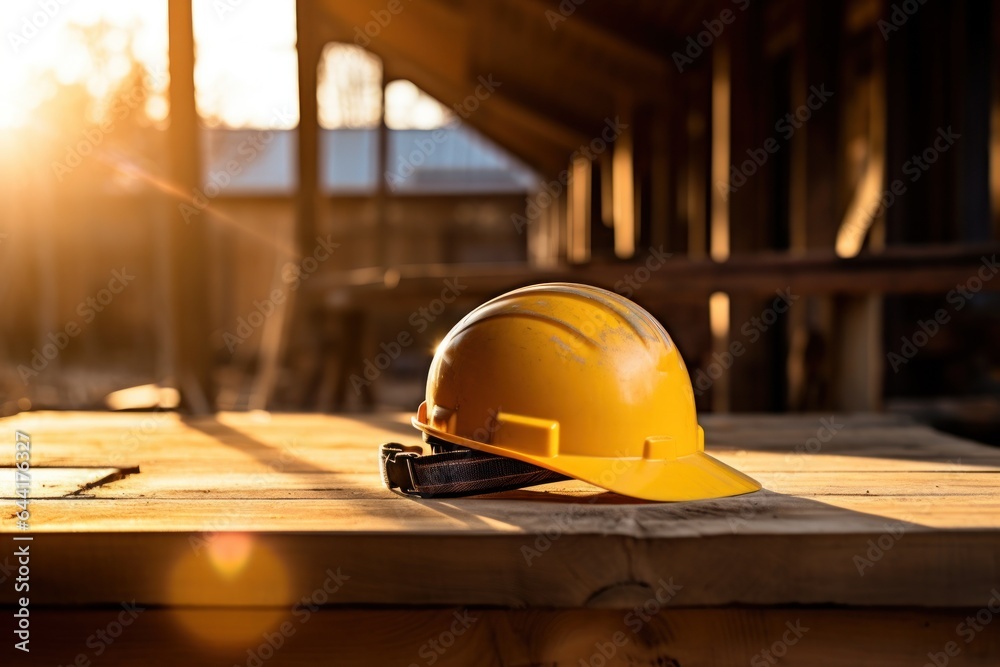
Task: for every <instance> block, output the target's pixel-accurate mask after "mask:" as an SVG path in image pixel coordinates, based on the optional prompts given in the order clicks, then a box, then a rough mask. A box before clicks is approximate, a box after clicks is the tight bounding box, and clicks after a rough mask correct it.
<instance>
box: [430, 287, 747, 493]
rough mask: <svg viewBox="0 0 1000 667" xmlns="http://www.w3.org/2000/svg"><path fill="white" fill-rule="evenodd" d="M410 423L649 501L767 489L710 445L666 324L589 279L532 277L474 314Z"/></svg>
mask: <svg viewBox="0 0 1000 667" xmlns="http://www.w3.org/2000/svg"><path fill="white" fill-rule="evenodd" d="M413 425H414V426H415V427H416V428H418V429H419V430H421V431H423V432H424V433H425V434H426V435H428V436H432V437H434V438H438V439H440V440H443V441H445V442H449V443H453V444H456V445H462V446H465V447H469V448H472V449H477V450H480V451H484V452H488V453H490V454H497V455H500V456H507V457H510V458H513V459H517V460H520V461H525V462H528V463H533V464H535V465H538V466H541V467H543V468H547V469H549V470H553V471H555V472H558V473H562V474H564V475H568V476H571V477H575V478H577V479H581V480H583V481H586V482H590V483H591V484H594V485H597V486H600V487H603V488H605V489H608V490H610V491H614V492H616V493H620V494H623V495H627V496H633V497H636V498H643V499H647V500H659V501H668V500H696V499H704V498H718V497H723V496H732V495H737V494H741V493H748V492H751V491H756V490H758V489H759V488H760V485H759V484H758V483H757V482H755V481H754V480H753V479H751V478H749V477H747V476H746V475H744V474H742V473H740V472H738V471H737V470H734V469H733V468H731V467H729V466H727V465H726V464H724V463H722V462H721V461H718V460H716V459H714V458H712V457H711V456H709V455H708V454H706V453H705V452H704V433H703V431H702V429H701V427H700V426H699V425H698V422H697V415H696V412H695V403H694V393H693V392H692V390H691V379H690V377H689V376H688V372H687V369H686V368H685V366H684V361H683V360H682V359H681V356H680V353H679V352H678V351H677V347H676V346H675V345H674V343H673V341H671V340H670V336H669V335H667V332H666V330H665V329H664V328H663V326H662V325H660V323H659V322H657V320H656V319H655V318H653V316H652V315H650V314H649V313H648V312H646V311H645V310H643V309H642V308H640V307H639V306H638V305H636V304H635V303H633V302H631V301H629V300H628V299H626V298H624V297H622V296H620V295H618V294H614V293H612V292H608V291H606V290H603V289H599V288H596V287H591V286H588V285H580V284H573V283H545V284H540V285H532V286H529V287H524V288H521V289H517V290H514V291H512V292H508V293H506V294H504V295H502V296H499V297H497V298H495V299H493V300H491V301H488V302H487V303H485V304H483V305H481V306H479V307H478V308H476V309H475V310H473V311H472V312H471V313H469V314H468V315H467V316H466V317H465V318H463V319H462V320H461V321H460V322H459V323H458V324H456V325H455V327H454V328H452V330H451V331H450V332H449V333H448V335H447V336H446V337H445V339H444V340H443V341H442V342H441V344H440V345H439V346H438V348H437V351H436V352H435V354H434V359H433V361H432V362H431V368H430V372H429V374H428V377H427V392H426V400H425V401H424V402H423V403H422V404H421V405H420V408H419V410H418V413H417V416H416V417H414V418H413Z"/></svg>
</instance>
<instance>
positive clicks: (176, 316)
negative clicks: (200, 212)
mask: <svg viewBox="0 0 1000 667" xmlns="http://www.w3.org/2000/svg"><path fill="white" fill-rule="evenodd" d="M168 17H169V18H168V25H169V40H170V46H169V53H170V90H169V96H170V127H169V128H168V130H167V145H168V146H170V179H171V181H172V182H173V184H174V185H175V186H176V187H177V188H178V189H180V190H182V191H184V192H185V193H187V192H193V191H194V190H195V189H196V188H197V187H198V186H199V181H200V180H201V166H200V159H199V156H200V152H199V141H198V113H197V110H196V108H195V99H194V29H193V26H192V16H191V0H169V4H168ZM172 217H173V221H172V222H173V224H172V228H171V230H170V243H169V244H168V246H167V248H168V252H169V253H170V266H171V274H172V276H171V288H172V289H171V295H170V296H171V298H170V305H171V308H172V309H173V318H172V321H173V324H174V326H173V329H172V330H171V331H170V334H169V335H170V337H171V341H170V343H171V348H172V349H173V350H174V354H173V359H174V361H175V376H174V378H173V382H174V383H176V385H177V387H178V389H179V390H180V394H181V407H182V408H184V409H186V410H188V411H190V412H192V413H195V414H204V413H207V412H210V411H212V410H214V402H215V383H214V381H213V378H212V366H213V364H212V354H211V347H210V343H209V333H210V331H211V325H210V323H209V311H208V296H207V295H208V290H207V289H206V285H207V283H208V270H207V269H208V251H207V247H206V240H207V234H206V233H205V232H206V230H205V227H204V223H203V222H198V221H195V222H192V223H188V222H187V221H186V220H185V219H184V217H183V215H182V214H181V211H180V208H176V210H175V211H174V212H173V216H172Z"/></svg>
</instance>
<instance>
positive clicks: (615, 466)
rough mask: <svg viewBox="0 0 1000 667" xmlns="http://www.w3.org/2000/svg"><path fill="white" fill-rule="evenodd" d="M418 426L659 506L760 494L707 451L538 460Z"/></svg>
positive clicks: (415, 421)
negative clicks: (654, 456)
mask: <svg viewBox="0 0 1000 667" xmlns="http://www.w3.org/2000/svg"><path fill="white" fill-rule="evenodd" d="M411 421H412V423H413V426H414V427H415V428H417V429H418V430H420V431H421V432H423V433H425V434H427V435H430V436H432V437H435V438H438V439H441V440H444V441H446V442H450V443H453V444H456V445H462V446H465V447H469V448H471V449H476V450H479V451H482V452H487V453H488V454H496V455H498V456H506V457H508V458H512V459H516V460H518V461H524V462H526V463H532V464H534V465H537V466H539V467H542V468H546V469H548V470H552V471H554V472H558V473H561V474H563V475H567V476H569V477H574V478H576V479H579V480H582V481H584V482H588V483H590V484H593V485H594V486H599V487H601V488H603V489H607V490H608V491H613V492H615V493H618V494H621V495H623V496H630V497H633V498H640V499H643V500H653V501H660V502H671V501H682V500H707V499H710V498H725V497H729V496H737V495H741V494H744V493H751V492H753V491H759V490H760V488H761V486H760V484H759V483H758V482H757V481H755V480H754V479H752V478H750V477H748V476H747V475H744V474H743V473H741V472H740V471H738V470H736V469H734V468H732V467H730V466H728V465H726V464H725V463H723V462H722V461H719V460H718V459H716V458H714V457H713V456H711V455H709V454H706V453H705V452H704V451H697V452H692V453H690V454H686V455H683V456H679V457H676V458H670V459H645V458H641V457H608V458H594V457H592V456H574V455H568V454H560V455H557V456H552V457H546V456H534V455H531V454H526V453H524V452H519V451H513V450H510V449H507V448H505V447H496V446H494V445H489V444H485V443H481V442H477V441H473V440H468V439H466V438H462V437H460V436H456V435H454V434H451V433H445V432H444V431H441V430H439V429H436V428H434V427H432V426H430V425H428V424H424V423H422V422H421V421H420V420H419V419H417V418H416V417H414V418H413V419H412V420H411Z"/></svg>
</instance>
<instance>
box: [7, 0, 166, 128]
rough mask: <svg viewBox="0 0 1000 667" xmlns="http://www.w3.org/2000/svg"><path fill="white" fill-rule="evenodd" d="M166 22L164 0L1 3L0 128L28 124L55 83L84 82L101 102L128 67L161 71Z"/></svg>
mask: <svg viewBox="0 0 1000 667" xmlns="http://www.w3.org/2000/svg"><path fill="white" fill-rule="evenodd" d="M166 20H167V13H166V3H165V2H132V1H131V0H88V2H73V3H66V4H63V3H59V2H53V3H38V2H37V1H36V0H8V1H6V2H4V3H3V4H0V35H3V41H4V44H3V45H2V48H0V129H16V128H22V127H26V126H27V125H29V124H30V123H31V121H32V119H33V118H34V113H35V111H36V110H37V109H38V108H39V106H40V105H41V104H42V103H43V102H45V101H46V100H47V99H50V98H51V97H52V96H53V95H55V94H57V92H58V90H57V86H59V85H61V86H71V85H76V84H80V85H83V86H84V87H85V89H86V91H87V92H88V94H89V95H91V96H92V97H93V98H94V99H95V100H97V101H98V102H100V101H101V100H102V99H103V98H104V97H106V96H108V95H110V94H112V93H113V92H114V90H115V89H116V88H117V86H118V85H119V84H121V82H122V81H123V80H124V78H125V77H126V76H127V75H128V74H129V72H130V71H131V69H132V63H133V62H135V63H138V64H139V65H140V66H142V67H143V68H145V69H146V70H147V71H150V72H162V71H164V70H165V68H166V63H167V31H166ZM97 26H102V27H103V29H101V30H98V29H97ZM130 37H131V39H129V38H130ZM161 79H163V77H161ZM165 86H166V81H165V80H162V81H161V86H159V89H155V88H154V90H153V91H152V92H153V93H154V95H153V97H151V98H150V99H153V98H154V97H159V96H161V94H162V91H163V90H165ZM156 104H160V102H157V103H156ZM154 120H155V118H154Z"/></svg>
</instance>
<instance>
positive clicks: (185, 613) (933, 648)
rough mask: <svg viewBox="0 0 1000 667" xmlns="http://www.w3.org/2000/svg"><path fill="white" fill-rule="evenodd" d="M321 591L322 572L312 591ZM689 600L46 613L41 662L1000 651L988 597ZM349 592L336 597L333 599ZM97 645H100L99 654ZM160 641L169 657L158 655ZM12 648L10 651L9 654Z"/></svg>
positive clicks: (492, 661) (731, 664)
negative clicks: (905, 606)
mask: <svg viewBox="0 0 1000 667" xmlns="http://www.w3.org/2000/svg"><path fill="white" fill-rule="evenodd" d="M323 582H324V580H323V578H322V577H321V576H317V578H316V582H315V584H314V586H322V585H323ZM667 583H668V584H669V582H667ZM351 585H352V581H351V580H347V581H346V582H344V590H347V589H348V588H349V587H350V586H351ZM314 590H315V589H314V588H309V587H304V588H302V589H301V593H302V595H305V596H311V595H312V593H313V591H314ZM656 592H657V591H656V590H648V591H646V597H645V599H644V600H643V601H642V602H643V603H644V602H645V601H646V600H650V599H651V600H654V602H651V603H650V606H649V609H650V610H656V609H658V608H661V607H662V606H661V605H660V604H659V602H658V601H655V594H656ZM686 592H687V590H686V589H681V590H680V591H679V592H678V593H677V595H676V597H675V598H674V599H673V600H672V601H671V602H670V603H669V604H668V605H667V606H666V608H662V609H660V610H659V611H656V613H652V614H651V613H649V612H646V613H641V614H640V613H637V612H635V610H630V611H629V612H626V613H623V612H621V611H615V610H601V609H588V610H544V611H528V610H520V611H503V610H494V609H466V608H455V607H452V608H445V609H435V610H412V609H379V610H376V609H361V610H345V609H337V608H333V607H330V606H324V607H322V608H319V609H316V610H315V611H313V610H311V609H309V608H308V607H306V606H305V605H301V606H299V607H296V608H293V607H291V606H289V607H274V608H264V609H247V610H236V609H214V610H207V609H177V610H172V609H156V608H149V609H143V610H141V611H140V610H136V611H137V614H136V615H135V616H134V619H133V617H131V616H129V615H126V619H128V620H129V625H127V626H125V627H124V630H123V632H122V633H121V636H120V638H115V640H114V641H113V642H109V643H105V642H103V641H99V640H97V638H96V637H95V633H96V631H97V630H99V629H100V630H105V631H106V629H107V628H108V626H109V625H110V626H114V625H115V623H116V621H119V614H120V613H121V612H122V607H121V606H120V605H119V604H116V605H115V606H114V607H113V608H109V609H89V610H46V611H45V613H44V614H40V615H39V616H38V617H37V619H35V618H34V617H33V619H32V623H33V624H35V623H37V632H38V634H37V635H33V636H37V637H44V638H45V641H44V642H42V641H38V642H37V644H36V642H34V641H33V642H32V645H31V647H32V653H31V655H32V658H33V660H32V662H33V663H34V662H35V661H37V662H38V663H39V664H41V663H44V664H68V663H69V662H70V661H72V660H73V658H74V656H76V655H78V654H83V655H84V656H85V658H88V659H93V658H94V657H95V653H96V650H98V649H100V650H101V656H100V664H102V665H136V664H142V665H150V666H157V665H164V666H165V667H172V666H173V665H177V664H218V665H230V664H239V665H248V664H257V662H255V660H256V661H260V663H261V664H267V665H316V664H326V663H327V661H329V660H330V659H331V656H336V664H337V665H364V666H365V667H368V666H370V665H374V664H378V665H393V664H398V665H414V664H416V665H428V664H435V665H438V666H440V667H450V666H467V665H480V666H482V667H504V666H509V667H523V666H524V665H529V664H531V665H546V666H547V667H579V665H581V664H583V665H585V666H586V665H605V666H606V667H618V666H624V665H629V666H631V667H669V666H671V665H684V666H685V667H703V666H709V665H711V666H715V667H737V666H739V667H745V666H746V665H748V664H751V665H754V664H764V665H766V664H773V663H772V662H769V661H768V660H767V659H766V658H765V657H764V655H765V654H764V651H767V652H768V655H770V656H771V657H772V660H775V661H777V660H780V663H779V664H781V665H785V666H788V667H795V666H797V665H803V666H809V667H814V666H816V665H834V664H851V665H880V666H883V667H911V666H912V665H921V664H925V663H927V662H928V661H929V658H928V654H934V655H937V654H939V653H943V651H944V650H945V646H946V645H947V644H948V642H955V646H956V648H958V649H959V650H960V653H959V654H958V657H956V658H952V659H950V660H949V663H948V664H954V665H963V666H969V667H978V666H983V667H987V666H990V667H992V666H993V665H995V664H996V663H995V659H996V655H997V652H998V650H1000V633H995V632H992V631H986V632H980V633H972V634H971V636H970V635H969V634H962V635H959V634H956V628H957V627H959V626H960V625H961V624H963V623H966V624H967V620H966V619H967V617H969V616H975V614H976V613H977V612H978V611H979V610H980V609H981V608H984V607H983V606H984V605H986V604H987V603H988V602H989V600H990V596H989V594H988V593H987V594H986V595H985V596H984V598H983V600H982V605H980V606H979V607H977V608H969V609H954V610H943V609H940V610H929V611H922V612H913V611H909V612H900V611H893V610H869V611H863V610H843V611H840V610H833V609H801V608H792V607H786V608H775V609H726V610H710V609H685V608H678V607H680V606H682V605H683V604H684V595H685V593H686ZM338 595H339V592H338V593H334V594H333V595H331V596H330V599H331V601H332V602H333V603H336V601H337V596H338ZM318 597H319V598H320V599H321V598H322V597H323V596H322V595H320V596H318ZM661 597H663V596H662V595H661ZM130 600H131V598H130V599H129V601H130ZM629 614H631V615H629ZM456 621H459V623H458V624H457V625H456ZM463 621H464V622H463ZM790 626H791V627H793V628H798V629H799V633H798V636H797V633H794V632H793V633H789V627H790ZM33 627H35V626H34V625H33ZM962 627H963V628H970V629H971V626H968V625H965V626H962ZM113 631H114V632H117V628H113ZM105 635H106V636H107V632H105ZM268 636H269V637H271V644H268V642H267V637H268ZM88 637H92V638H93V639H92V641H91V644H89V645H88V644H87V640H88ZM783 638H785V639H788V640H789V641H788V642H785V641H784V639H783ZM967 639H968V640H969V641H968V643H967V642H966V640H967ZM616 640H617V641H616ZM792 642H794V643H792ZM154 645H155V646H157V647H158V648H157V650H156V651H151V650H150V647H151V646H154ZM271 645H278V648H277V649H272V648H271ZM4 650H5V651H12V649H11V647H10V646H9V645H6V646H5V648H4ZM0 655H6V654H0ZM775 656H777V657H775ZM944 657H945V658H948V657H949V656H947V655H946V654H945V655H944Z"/></svg>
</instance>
